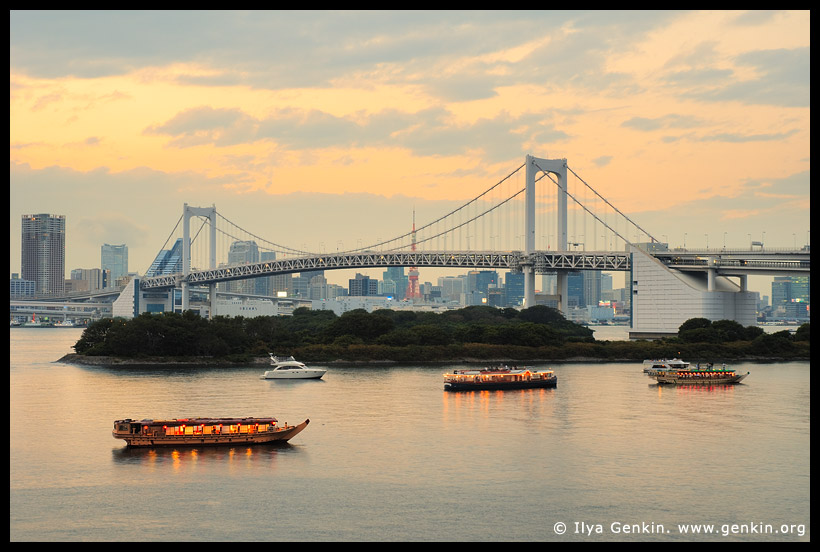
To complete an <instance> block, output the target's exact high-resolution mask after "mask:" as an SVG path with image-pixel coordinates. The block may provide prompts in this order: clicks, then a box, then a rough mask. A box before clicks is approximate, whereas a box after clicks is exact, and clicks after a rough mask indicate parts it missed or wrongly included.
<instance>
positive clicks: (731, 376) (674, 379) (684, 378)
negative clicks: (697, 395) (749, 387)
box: [649, 362, 749, 385]
mask: <svg viewBox="0 0 820 552" xmlns="http://www.w3.org/2000/svg"><path fill="white" fill-rule="evenodd" d="M748 375H749V372H746V373H745V374H743V373H740V372H738V371H737V370H734V369H732V368H729V367H728V366H726V365H725V364H724V365H722V366H720V367H715V365H714V364H713V363H711V362H710V363H708V364H704V365H703V366H701V365H700V364H696V365H695V366H694V367H692V366H691V365H690V366H688V367H686V368H676V367H669V368H658V369H656V370H654V371H653V372H651V373H650V374H649V376H650V377H652V378H654V379H656V380H657V382H658V383H659V384H672V385H685V384H688V385H717V384H724V383H740V382H741V381H743V379H744V378H745V377H746V376H748Z"/></svg>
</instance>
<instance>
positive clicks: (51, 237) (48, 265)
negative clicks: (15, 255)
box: [20, 214, 65, 294]
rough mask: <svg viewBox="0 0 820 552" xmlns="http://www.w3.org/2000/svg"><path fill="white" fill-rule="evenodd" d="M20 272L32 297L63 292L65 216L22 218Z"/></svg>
mask: <svg viewBox="0 0 820 552" xmlns="http://www.w3.org/2000/svg"><path fill="white" fill-rule="evenodd" d="M20 251H21V265H22V266H21V270H20V274H21V276H22V279H23V280H31V281H33V282H34V286H35V293H37V294H54V293H64V292H65V215H48V214H39V215H23V217H22V247H21V250H20Z"/></svg>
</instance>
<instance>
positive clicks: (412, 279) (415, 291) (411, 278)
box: [404, 209, 421, 300]
mask: <svg viewBox="0 0 820 552" xmlns="http://www.w3.org/2000/svg"><path fill="white" fill-rule="evenodd" d="M412 236H413V237H412V246H411V247H412V250H413V251H415V250H416V210H415V209H413V234H412ZM407 280H408V284H407V291H406V292H405V294H404V298H405V299H412V300H415V299H421V292H419V269H418V268H417V267H415V266H411V267H410V270H409V271H408V272H407Z"/></svg>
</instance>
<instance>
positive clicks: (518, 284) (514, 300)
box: [504, 272, 524, 307]
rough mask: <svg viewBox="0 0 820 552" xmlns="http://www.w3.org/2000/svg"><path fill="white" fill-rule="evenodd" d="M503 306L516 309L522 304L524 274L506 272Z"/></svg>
mask: <svg viewBox="0 0 820 552" xmlns="http://www.w3.org/2000/svg"><path fill="white" fill-rule="evenodd" d="M504 292H505V295H506V297H505V306H507V307H517V306H519V305H521V304H522V303H523V302H524V273H523V272H507V274H505V275H504Z"/></svg>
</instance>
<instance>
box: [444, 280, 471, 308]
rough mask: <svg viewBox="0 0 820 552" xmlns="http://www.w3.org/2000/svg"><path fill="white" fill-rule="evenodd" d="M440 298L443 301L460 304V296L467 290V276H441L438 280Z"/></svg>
mask: <svg viewBox="0 0 820 552" xmlns="http://www.w3.org/2000/svg"><path fill="white" fill-rule="evenodd" d="M438 285H439V287H440V288H441V298H442V299H443V300H444V301H452V302H457V303H458V302H461V295H462V294H463V293H464V292H465V291H466V289H467V276H465V275H462V276H442V277H440V278H439V279H438Z"/></svg>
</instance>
